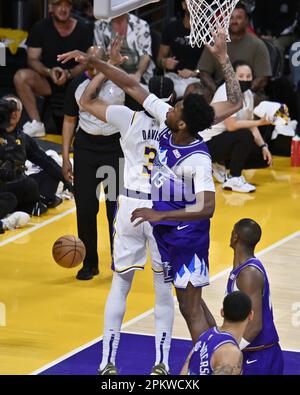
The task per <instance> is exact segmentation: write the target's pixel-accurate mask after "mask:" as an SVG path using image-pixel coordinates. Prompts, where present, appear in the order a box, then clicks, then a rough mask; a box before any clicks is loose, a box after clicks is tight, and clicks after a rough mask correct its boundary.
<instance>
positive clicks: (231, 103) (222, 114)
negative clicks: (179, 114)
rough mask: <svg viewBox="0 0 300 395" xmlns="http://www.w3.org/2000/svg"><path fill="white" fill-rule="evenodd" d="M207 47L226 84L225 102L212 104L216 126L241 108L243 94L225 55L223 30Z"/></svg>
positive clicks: (225, 45) (215, 35)
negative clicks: (219, 66)
mask: <svg viewBox="0 0 300 395" xmlns="http://www.w3.org/2000/svg"><path fill="white" fill-rule="evenodd" d="M207 47H208V49H209V50H210V52H211V53H212V54H213V56H214V57H215V58H216V59H217V60H218V62H219V63H220V65H221V67H222V70H223V73H224V78H225V83H226V92H227V101H225V102H218V103H212V107H213V108H214V110H215V121H214V124H217V123H219V122H222V121H223V120H224V119H226V118H228V117H230V116H231V115H233V114H235V113H236V112H238V111H239V110H240V109H241V108H242V107H243V94H242V92H241V89H240V84H239V82H238V80H237V78H236V75H235V72H234V70H233V67H232V65H231V62H230V60H229V57H228V54H227V43H226V34H225V32H224V30H222V29H219V30H218V32H217V33H216V34H214V45H213V46H211V45H208V46H207Z"/></svg>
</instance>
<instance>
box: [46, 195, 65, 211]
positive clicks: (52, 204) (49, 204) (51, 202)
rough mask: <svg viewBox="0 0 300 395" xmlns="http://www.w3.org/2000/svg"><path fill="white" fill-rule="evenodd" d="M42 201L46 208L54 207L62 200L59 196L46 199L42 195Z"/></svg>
mask: <svg viewBox="0 0 300 395" xmlns="http://www.w3.org/2000/svg"><path fill="white" fill-rule="evenodd" d="M42 202H43V203H44V204H45V205H46V206H47V207H48V208H55V207H57V206H59V205H60V204H61V203H62V202H63V200H62V198H61V197H59V196H57V195H55V197H54V198H53V199H46V198H44V197H42Z"/></svg>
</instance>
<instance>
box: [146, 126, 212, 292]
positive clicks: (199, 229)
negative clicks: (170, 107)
mask: <svg viewBox="0 0 300 395" xmlns="http://www.w3.org/2000/svg"><path fill="white" fill-rule="evenodd" d="M171 139H172V135H171V133H170V131H169V129H166V130H165V131H163V133H162V134H161V136H160V142H159V145H160V150H159V153H158V154H157V156H156V157H155V160H154V163H153V169H152V172H151V196H152V201H153V208H154V209H155V210H158V211H170V210H180V209H184V208H186V207H188V206H189V205H191V204H195V202H196V196H195V190H194V181H193V179H192V177H191V176H187V175H186V174H184V169H183V172H182V173H181V175H180V176H179V175H178V174H175V172H174V170H175V169H176V167H178V166H180V165H181V163H182V162H183V161H184V160H185V159H187V158H189V157H190V156H192V155H194V154H200V155H205V156H206V157H209V158H210V155H209V152H208V148H207V146H206V144H205V143H204V142H203V141H202V140H197V141H196V142H195V143H193V144H190V145H188V146H175V145H174V144H172V141H171ZM209 229H210V220H209V219H205V220H199V221H190V222H179V221H161V222H158V223H157V222H156V223H155V224H154V229H153V235H154V237H155V239H156V242H157V245H158V249H159V251H160V254H161V256H162V262H163V265H164V273H165V281H174V285H175V287H177V288H186V287H187V284H188V283H189V282H191V283H192V284H193V285H194V286H195V287H202V286H205V285H207V284H208V283H209V278H208V249H209Z"/></svg>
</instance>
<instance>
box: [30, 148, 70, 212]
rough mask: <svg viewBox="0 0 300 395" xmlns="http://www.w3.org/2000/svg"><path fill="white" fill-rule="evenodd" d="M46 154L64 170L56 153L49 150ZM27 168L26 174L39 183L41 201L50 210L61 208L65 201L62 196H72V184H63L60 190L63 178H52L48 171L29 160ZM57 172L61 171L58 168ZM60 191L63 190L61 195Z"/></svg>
mask: <svg viewBox="0 0 300 395" xmlns="http://www.w3.org/2000/svg"><path fill="white" fill-rule="evenodd" d="M45 153H46V155H47V156H49V157H50V158H52V159H53V160H54V161H55V162H56V163H57V165H58V166H59V167H60V168H62V159H61V157H60V156H59V155H58V154H57V152H56V151H53V150H47V151H46V152H45ZM25 166H26V171H25V174H26V175H27V176H29V177H31V178H33V179H34V180H35V181H36V182H37V183H38V185H39V190H40V197H41V201H42V202H43V203H44V204H46V206H47V207H48V208H54V207H57V206H59V205H60V204H61V203H62V201H63V199H62V197H61V196H67V193H69V195H70V196H72V191H73V187H72V185H71V183H63V185H62V188H59V183H60V182H62V181H61V177H60V178H58V177H52V176H51V175H50V174H48V172H47V171H45V170H43V169H42V168H41V167H40V166H38V165H36V164H34V163H32V162H30V161H29V160H27V161H26V162H25ZM57 170H58V171H59V172H60V171H61V170H60V169H59V168H57ZM67 188H68V191H67ZM59 189H60V190H61V193H59Z"/></svg>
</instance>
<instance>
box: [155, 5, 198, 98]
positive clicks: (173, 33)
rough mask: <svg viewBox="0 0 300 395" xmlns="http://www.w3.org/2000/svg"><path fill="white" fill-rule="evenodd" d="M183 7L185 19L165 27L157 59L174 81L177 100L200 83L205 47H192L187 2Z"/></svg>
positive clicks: (167, 75)
mask: <svg viewBox="0 0 300 395" xmlns="http://www.w3.org/2000/svg"><path fill="white" fill-rule="evenodd" d="M181 5H182V9H183V11H184V14H183V17H182V18H181V19H177V20H175V21H172V22H170V23H169V24H168V25H167V26H166V27H165V29H164V32H163V35H162V41H161V45H160V48H159V54H158V58H157V64H158V66H159V67H160V68H161V69H163V70H164V71H165V72H166V77H168V78H171V79H172V80H173V82H174V86H175V92H176V96H177V98H180V97H182V96H183V95H184V91H185V89H186V87H187V86H188V85H189V84H191V83H193V82H198V79H197V78H198V77H199V75H198V74H199V71H198V70H197V63H198V60H199V58H200V56H201V53H202V51H203V47H201V48H198V47H195V48H192V47H191V46H190V42H189V37H188V36H189V35H190V14H189V11H188V8H187V5H186V1H185V0H183V1H181Z"/></svg>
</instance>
